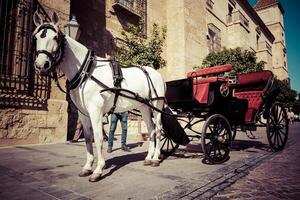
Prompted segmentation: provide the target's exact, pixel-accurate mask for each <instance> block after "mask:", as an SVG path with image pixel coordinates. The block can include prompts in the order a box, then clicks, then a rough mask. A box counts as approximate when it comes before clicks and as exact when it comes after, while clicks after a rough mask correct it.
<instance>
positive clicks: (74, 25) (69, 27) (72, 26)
mask: <svg viewBox="0 0 300 200" xmlns="http://www.w3.org/2000/svg"><path fill="white" fill-rule="evenodd" d="M64 31H65V34H67V35H68V36H70V37H71V38H73V39H75V40H78V39H79V36H80V33H81V31H80V29H79V24H78V22H77V20H76V16H75V15H72V19H71V20H70V21H68V22H67V23H66V25H65V26H64Z"/></svg>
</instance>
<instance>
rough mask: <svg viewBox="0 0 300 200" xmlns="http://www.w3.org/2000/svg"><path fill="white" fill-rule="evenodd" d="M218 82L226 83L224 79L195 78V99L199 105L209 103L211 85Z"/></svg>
mask: <svg viewBox="0 0 300 200" xmlns="http://www.w3.org/2000/svg"><path fill="white" fill-rule="evenodd" d="M217 81H225V78H223V77H216V76H215V77H208V78H195V79H194V81H193V91H194V98H195V99H197V101H198V102H199V103H204V104H205V103H207V102H208V92H209V84H210V83H215V82H217Z"/></svg>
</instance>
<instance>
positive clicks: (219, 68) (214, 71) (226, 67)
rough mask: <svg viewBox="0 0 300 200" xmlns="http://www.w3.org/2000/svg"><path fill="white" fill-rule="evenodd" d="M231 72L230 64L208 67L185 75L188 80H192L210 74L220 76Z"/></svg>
mask: <svg viewBox="0 0 300 200" xmlns="http://www.w3.org/2000/svg"><path fill="white" fill-rule="evenodd" d="M231 70H232V66H231V65H230V64H225V65H220V66H215V67H210V68H206V69H198V70H196V71H191V72H188V73H187V77H188V78H194V77H198V76H205V75H210V74H220V73H223V72H229V71H231Z"/></svg>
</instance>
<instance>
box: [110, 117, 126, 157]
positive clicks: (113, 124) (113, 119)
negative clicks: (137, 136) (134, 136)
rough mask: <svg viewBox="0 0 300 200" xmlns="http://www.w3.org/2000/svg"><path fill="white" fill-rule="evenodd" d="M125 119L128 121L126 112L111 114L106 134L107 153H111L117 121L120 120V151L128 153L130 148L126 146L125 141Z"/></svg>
mask: <svg viewBox="0 0 300 200" xmlns="http://www.w3.org/2000/svg"><path fill="white" fill-rule="evenodd" d="M127 119H128V112H115V113H112V114H111V123H110V130H109V134H108V147H107V153H111V152H112V147H113V141H114V135H115V130H116V128H117V123H118V120H120V122H121V127H122V134H121V149H122V150H123V151H127V152H130V148H129V147H128V146H127V145H126V140H127Z"/></svg>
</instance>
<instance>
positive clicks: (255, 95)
mask: <svg viewBox="0 0 300 200" xmlns="http://www.w3.org/2000/svg"><path fill="white" fill-rule="evenodd" d="M262 93H263V92H262V91H249V92H236V93H234V96H235V97H237V98H239V99H247V100H248V110H247V112H246V114H245V121H246V122H248V123H250V122H252V121H253V117H255V114H256V112H257V111H258V109H259V107H260V105H261V103H262Z"/></svg>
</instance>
